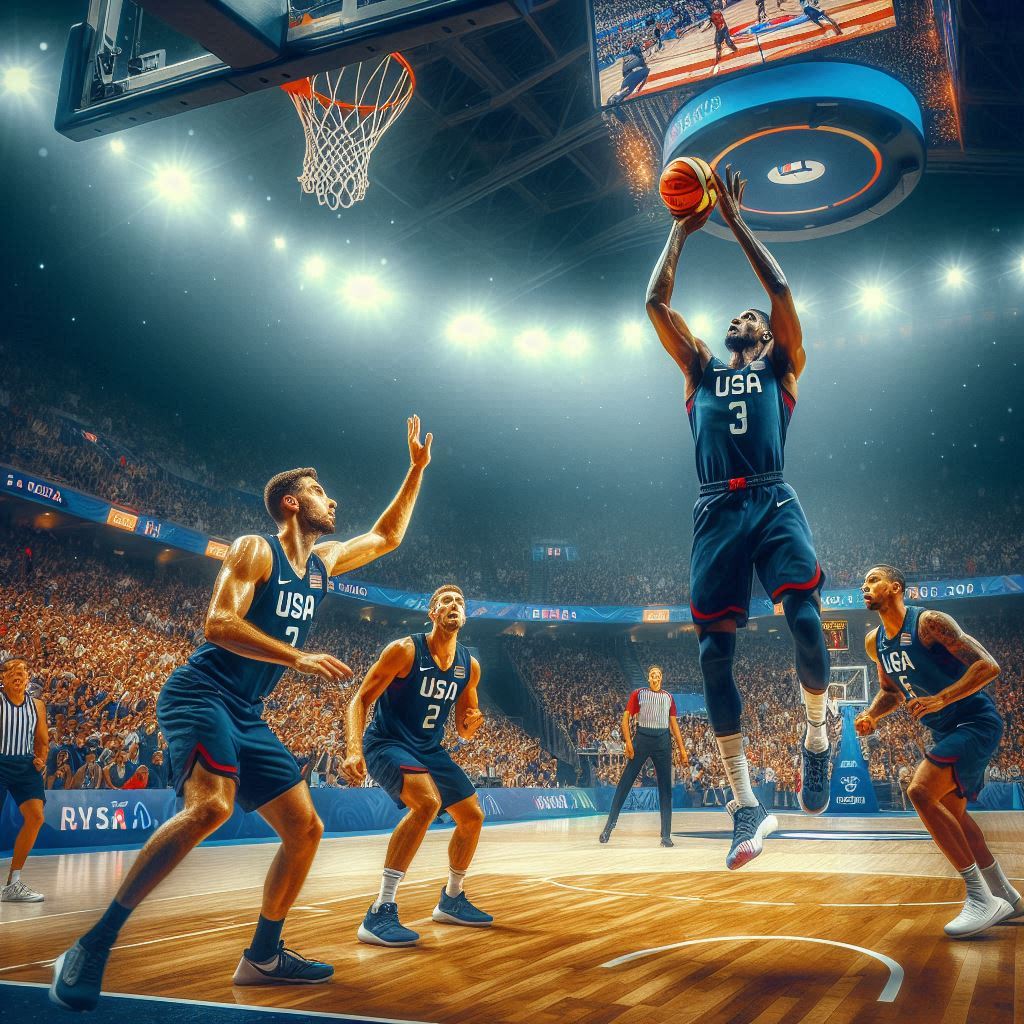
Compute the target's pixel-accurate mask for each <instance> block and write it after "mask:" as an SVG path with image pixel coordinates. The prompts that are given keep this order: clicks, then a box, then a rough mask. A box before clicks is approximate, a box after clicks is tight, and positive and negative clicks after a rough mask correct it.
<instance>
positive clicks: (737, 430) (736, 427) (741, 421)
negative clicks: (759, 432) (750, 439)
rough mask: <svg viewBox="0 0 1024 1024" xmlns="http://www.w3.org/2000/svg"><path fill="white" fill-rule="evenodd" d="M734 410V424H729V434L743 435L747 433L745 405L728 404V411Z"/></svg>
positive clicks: (740, 403)
mask: <svg viewBox="0 0 1024 1024" xmlns="http://www.w3.org/2000/svg"><path fill="white" fill-rule="evenodd" d="M733 409H735V410H736V422H735V423H730V424H729V433H730V434H745V433H746V432H747V403H746V402H730V403H729V411H730V412H731V411H732V410H733Z"/></svg>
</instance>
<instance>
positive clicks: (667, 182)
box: [658, 156, 718, 217]
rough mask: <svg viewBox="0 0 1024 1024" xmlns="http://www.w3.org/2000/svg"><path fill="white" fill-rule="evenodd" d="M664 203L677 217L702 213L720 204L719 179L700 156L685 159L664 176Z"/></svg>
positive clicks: (670, 166) (674, 163)
mask: <svg viewBox="0 0 1024 1024" xmlns="http://www.w3.org/2000/svg"><path fill="white" fill-rule="evenodd" d="M658 188H659V190H660V192H661V198H662V201H663V202H664V203H665V205H666V206H667V207H668V209H669V212H670V213H671V214H672V216H673V217H688V216H689V215H690V214H692V213H701V212H703V211H704V210H706V209H707V207H708V205H709V204H710V205H711V206H712V207H714V205H715V203H717V202H718V192H717V189H716V187H715V176H714V173H713V172H712V170H711V167H710V166H709V165H708V164H707V162H706V161H704V160H701V158H700V157H699V156H681V157H679V158H678V159H677V160H673V161H672V163H670V164H669V165H668V167H666V168H665V170H664V171H662V172H661V181H660V183H659V185H658Z"/></svg>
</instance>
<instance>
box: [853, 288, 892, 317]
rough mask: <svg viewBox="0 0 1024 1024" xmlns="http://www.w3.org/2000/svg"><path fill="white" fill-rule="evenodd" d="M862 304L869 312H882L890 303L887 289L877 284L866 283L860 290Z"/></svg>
mask: <svg viewBox="0 0 1024 1024" xmlns="http://www.w3.org/2000/svg"><path fill="white" fill-rule="evenodd" d="M860 304H861V306H862V307H863V308H864V310H865V311H866V312H868V313H880V312H881V311H882V310H883V309H885V307H886V306H888V305H889V303H888V301H887V300H886V297H885V289H884V288H882V287H880V286H879V285H877V284H869V285H865V286H864V287H863V288H861V290H860Z"/></svg>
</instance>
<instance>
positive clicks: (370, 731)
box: [342, 583, 493, 946]
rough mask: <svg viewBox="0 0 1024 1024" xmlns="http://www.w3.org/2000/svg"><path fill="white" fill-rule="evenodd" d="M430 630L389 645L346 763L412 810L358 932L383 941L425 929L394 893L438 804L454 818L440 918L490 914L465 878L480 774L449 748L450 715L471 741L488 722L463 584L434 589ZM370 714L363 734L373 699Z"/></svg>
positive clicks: (350, 720)
mask: <svg viewBox="0 0 1024 1024" xmlns="http://www.w3.org/2000/svg"><path fill="white" fill-rule="evenodd" d="M428 615H429V616H430V621H431V624H432V626H431V630H430V632H429V633H417V634H415V635H414V636H408V637H405V638H404V639H401V640H395V641H394V642H393V643H390V644H388V646H387V647H385V648H384V650H383V651H382V652H381V655H380V657H379V658H378V659H377V661H376V662H375V664H374V665H373V667H372V668H371V669H370V671H369V672H368V673H367V674H366V678H365V679H364V680H363V683H362V686H360V687H359V692H358V693H357V694H356V695H355V697H354V698H353V699H352V701H351V702H350V704H349V706H348V715H347V719H346V729H345V737H346V746H347V756H346V758H345V761H344V764H343V766H342V770H343V771H344V773H345V776H346V778H347V779H348V781H349V782H350V783H351V784H352V785H353V786H359V785H362V783H363V780H364V779H365V778H366V774H367V772H369V774H370V776H371V778H372V779H373V780H374V781H375V782H376V783H377V784H378V785H379V786H380V787H381V788H382V789H384V790H387V792H388V793H390V794H391V797H392V798H393V799H394V801H395V803H397V804H398V806H399V807H407V808H408V814H406V816H405V817H404V818H403V819H402V820H401V821H400V822H399V823H398V825H397V826H396V828H395V831H394V832H393V833H392V834H391V841H390V842H389V843H388V851H387V855H386V856H385V858H384V873H383V876H382V878H381V883H380V893H379V895H378V896H377V899H376V900H374V902H373V904H372V905H371V906H370V909H369V910H368V911H367V912H366V916H365V917H364V918H363V922H362V924H360V926H359V930H358V932H357V935H358V937H359V938H360V939H361V940H362V941H363V942H368V943H371V944H373V945H377V946H412V945H414V944H415V943H416V942H417V941H418V940H419V935H418V934H417V933H416V932H414V931H412V930H411V929H410V928H406V927H404V926H403V925H402V924H401V922H400V921H399V920H398V904H397V902H396V899H395V897H396V894H397V891H398V883H399V882H401V880H402V879H403V878H404V877H405V873H406V871H408V870H409V866H410V865H411V864H412V859H413V857H415V855H416V851H417V850H418V849H419V848H420V845H421V844H422V842H423V838H424V836H426V834H427V829H428V828H430V826H431V824H432V823H433V821H434V819H435V818H436V817H437V815H438V813H439V812H440V811H441V810H446V811H447V812H448V814H449V815H451V817H452V818H453V819H454V821H455V831H454V832H453V833H452V838H451V842H450V843H449V844H448V864H449V868H448V881H447V883H446V884H445V885H444V886H442V888H441V895H440V898H439V899H438V903H437V906H436V907H435V908H434V911H433V914H432V915H431V916H432V918H433V920H435V921H438V922H440V923H443V924H458V925H469V926H470V927H474V928H486V927H487V926H488V925H490V923H491V921H492V920H493V918H492V917H491V915H490V914H485V913H484V912H483V911H482V910H479V909H478V908H476V907H474V906H473V904H472V903H470V902H469V900H468V899H467V897H466V894H465V892H463V889H462V886H463V882H464V880H465V877H466V871H467V870H468V869H469V864H470V861H471V860H472V859H473V854H474V853H475V852H476V846H477V843H478V842H479V840H480V830H481V828H482V827H483V823H484V812H483V810H482V809H481V807H480V801H479V800H478V799H477V796H476V790H475V788H474V787H473V783H472V782H470V781H469V778H468V777H467V776H466V773H465V772H464V771H463V770H462V769H461V768H460V767H459V766H458V765H457V764H456V763H455V762H454V761H453V760H452V759H451V757H450V756H449V755H448V753H447V751H445V750H444V749H442V747H441V740H442V739H443V738H444V727H445V722H447V720H448V716H449V715H450V714H451V713H452V712H453V711H454V713H455V728H456V730H457V731H458V734H459V736H460V737H461V738H462V739H463V740H470V739H472V738H473V734H474V733H475V732H476V731H477V729H479V728H480V726H481V725H482V724H483V720H484V716H483V714H482V713H481V711H480V704H479V702H478V700H477V686H478V685H479V682H480V663H479V662H478V661H477V660H476V658H474V657H472V656H471V655H470V653H469V650H468V648H466V647H464V646H463V645H462V644H460V643H459V642H458V636H459V630H460V629H461V628H462V627H463V626H464V625H465V624H466V601H465V598H464V597H463V596H462V591H461V590H460V589H459V588H458V587H457V586H455V585H454V584H452V583H447V584H445V585H444V586H442V587H438V589H437V590H435V591H434V593H433V594H432V595H431V598H430V603H429V605H428ZM374 701H376V702H377V705H376V709H375V711H374V716H373V721H372V722H371V723H370V725H369V727H367V728H366V731H365V733H364V731H363V729H364V725H365V723H366V718H367V715H368V714H369V711H370V706H371V705H372V704H373V703H374Z"/></svg>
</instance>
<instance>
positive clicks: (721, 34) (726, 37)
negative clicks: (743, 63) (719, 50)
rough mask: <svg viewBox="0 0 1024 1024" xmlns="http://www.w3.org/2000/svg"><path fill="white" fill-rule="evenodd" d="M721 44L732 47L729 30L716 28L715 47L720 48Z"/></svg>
mask: <svg viewBox="0 0 1024 1024" xmlns="http://www.w3.org/2000/svg"><path fill="white" fill-rule="evenodd" d="M722 43H728V44H729V45H730V46H731V45H733V42H732V36H731V35H730V34H729V30H728V29H727V28H716V29H715V46H721V45H722Z"/></svg>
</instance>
